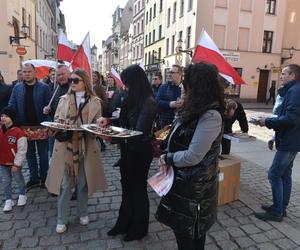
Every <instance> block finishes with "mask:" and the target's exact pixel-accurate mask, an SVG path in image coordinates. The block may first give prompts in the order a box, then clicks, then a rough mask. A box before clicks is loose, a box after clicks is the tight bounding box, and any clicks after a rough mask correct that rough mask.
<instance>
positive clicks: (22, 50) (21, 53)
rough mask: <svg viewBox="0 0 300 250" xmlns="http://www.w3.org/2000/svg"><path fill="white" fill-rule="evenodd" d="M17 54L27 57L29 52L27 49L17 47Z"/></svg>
mask: <svg viewBox="0 0 300 250" xmlns="http://www.w3.org/2000/svg"><path fill="white" fill-rule="evenodd" d="M16 52H17V54H18V55H19V56H24V55H26V53H27V50H26V49H25V47H17V48H16Z"/></svg>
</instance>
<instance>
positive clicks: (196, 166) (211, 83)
mask: <svg viewBox="0 0 300 250" xmlns="http://www.w3.org/2000/svg"><path fill="white" fill-rule="evenodd" d="M183 86H184V90H185V97H184V102H183V106H182V108H181V109H180V110H179V111H178V118H177V120H175V122H174V124H173V129H172V130H171V132H170V134H169V137H168V138H167V148H166V153H165V154H163V155H162V156H161V157H160V169H161V171H162V172H163V173H167V171H168V169H169V168H173V170H174V181H173V185H172V187H171V190H170V191H169V192H168V193H167V194H166V195H165V196H163V197H162V199H161V201H160V204H159V206H158V209H157V212H156V218H157V219H158V220H159V221H160V222H162V223H163V224H165V225H167V226H169V227H170V228H171V229H172V230H173V231H174V234H175V237H176V241H177V245H178V249H179V250H185V249H189V250H196V249H197V250H199V249H204V245H205V234H206V232H207V231H208V230H209V228H210V227H211V226H212V225H213V223H214V222H215V221H216V216H217V198H218V197H217V190H218V155H219V153H220V143H221V140H222V135H223V129H222V128H223V118H222V117H223V113H224V103H223V102H224V101H223V89H222V87H221V85H220V83H219V76H218V71H217V69H216V68H215V67H214V66H212V65H208V64H205V63H198V64H191V65H189V66H188V67H187V68H186V69H185V72H184V80H183Z"/></svg>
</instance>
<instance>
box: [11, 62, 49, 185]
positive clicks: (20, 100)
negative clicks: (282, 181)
mask: <svg viewBox="0 0 300 250" xmlns="http://www.w3.org/2000/svg"><path fill="white" fill-rule="evenodd" d="M22 72H23V78H24V80H23V82H21V83H18V84H17V85H16V86H15V87H14V89H13V92H12V95H11V97H10V100H9V106H13V107H14V108H15V109H16V111H17V117H16V121H17V123H18V124H19V125H21V126H39V125H40V123H41V122H43V121H47V120H48V116H47V115H46V114H45V112H44V107H45V106H47V105H48V103H49V101H50V95H51V93H50V88H49V86H48V85H46V84H44V83H42V82H39V81H37V80H36V77H35V68H34V66H33V65H32V64H25V65H24V66H23V68H22ZM36 149H37V151H36ZM37 156H38V157H37ZM27 162H28V166H29V170H30V180H29V182H28V183H27V188H30V187H34V186H38V185H41V186H42V187H43V186H44V183H45V180H46V177H47V171H48V168H49V161H48V140H47V139H46V140H33V141H28V150H27ZM38 166H39V167H38Z"/></svg>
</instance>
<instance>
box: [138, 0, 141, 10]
mask: <svg viewBox="0 0 300 250" xmlns="http://www.w3.org/2000/svg"><path fill="white" fill-rule="evenodd" d="M140 10H141V3H140V1H139V2H138V11H140Z"/></svg>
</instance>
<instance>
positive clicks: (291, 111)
mask: <svg viewBox="0 0 300 250" xmlns="http://www.w3.org/2000/svg"><path fill="white" fill-rule="evenodd" d="M280 79H281V81H282V83H283V87H282V88H280V89H279V90H278V91H280V93H279V94H280V96H281V97H282V98H283V101H282V106H281V111H280V113H279V115H278V117H274V118H261V119H260V120H259V124H260V126H266V127H267V128H269V129H274V130H275V144H276V149H277V152H276V154H275V156H274V159H273V163H272V165H271V167H270V169H269V172H268V179H269V181H270V184H271V188H272V196H273V205H271V206H267V205H262V206H261V208H262V209H264V210H265V211H266V212H265V213H255V216H256V217H257V218H258V219H261V220H264V221H279V222H280V221H282V219H283V217H284V216H286V208H287V206H288V204H289V201H290V196H291V190H292V167H293V162H294V159H295V157H296V155H297V153H298V152H299V151H300V66H299V65H296V64H290V65H287V66H286V67H284V68H283V69H282V73H281V77H280Z"/></svg>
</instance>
